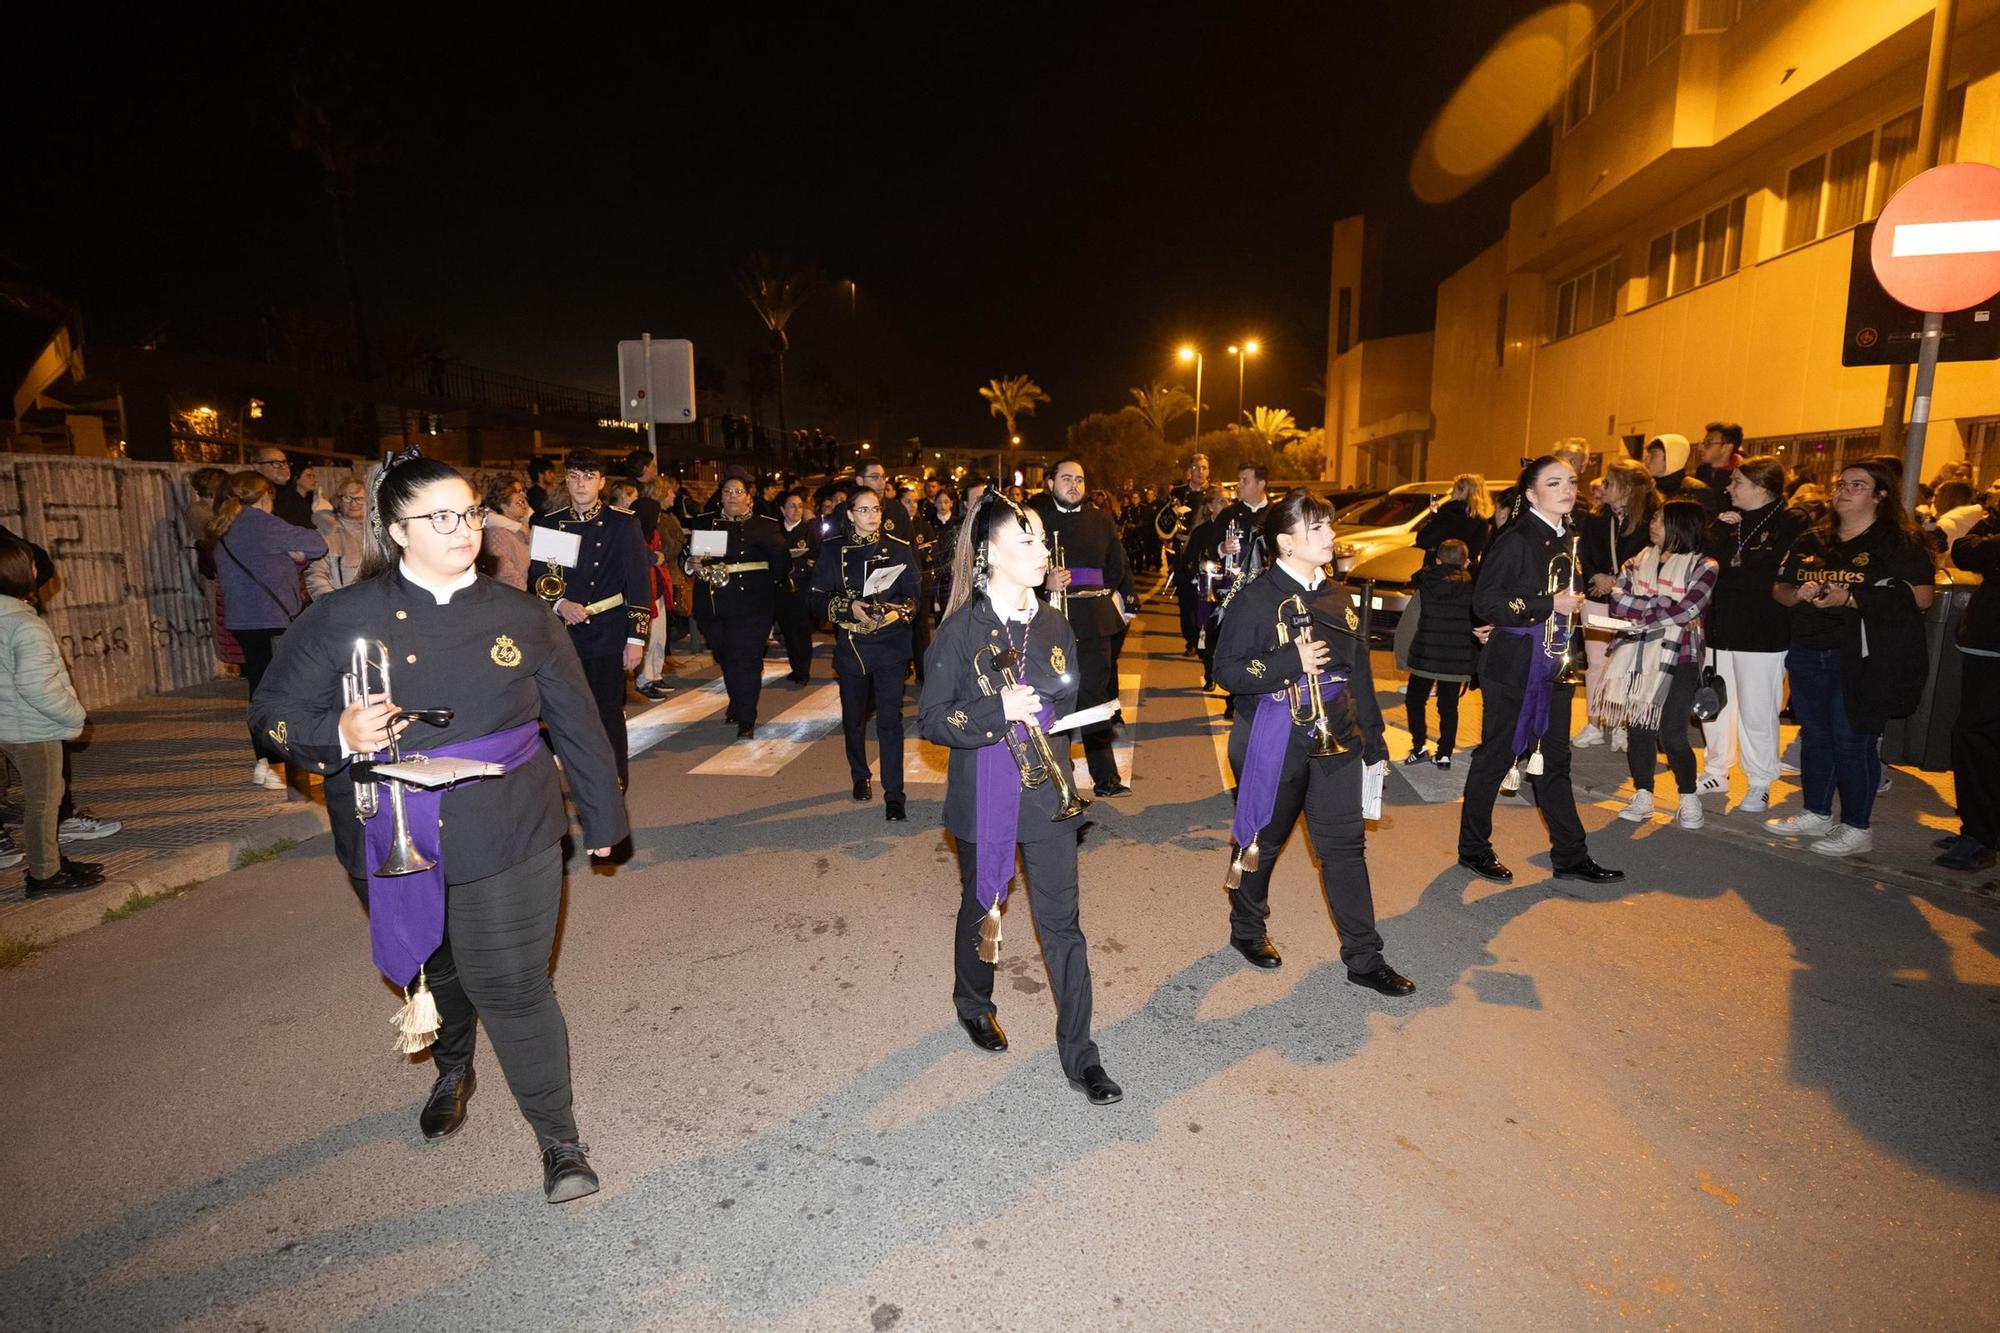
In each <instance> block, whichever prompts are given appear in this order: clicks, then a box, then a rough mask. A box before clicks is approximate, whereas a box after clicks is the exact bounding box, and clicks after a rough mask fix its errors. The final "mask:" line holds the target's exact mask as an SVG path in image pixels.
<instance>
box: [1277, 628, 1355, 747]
mask: <svg viewBox="0 0 2000 1333" xmlns="http://www.w3.org/2000/svg"><path fill="white" fill-rule="evenodd" d="M1294 634H1296V635H1297V637H1298V639H1299V641H1300V642H1304V641H1305V640H1306V639H1307V638H1309V637H1310V636H1311V634H1312V612H1311V611H1309V610H1307V609H1306V600H1305V598H1303V597H1301V596H1299V595H1298V594H1297V593H1293V594H1292V595H1291V596H1290V597H1287V598H1286V599H1285V600H1284V601H1282V602H1279V603H1278V646H1279V647H1283V646H1284V645H1285V644H1287V643H1290V642H1291V641H1292V638H1293V636H1294ZM1325 681H1326V676H1325V675H1324V674H1323V673H1321V672H1318V671H1308V672H1306V673H1305V674H1304V675H1303V676H1300V677H1299V678H1298V679H1297V680H1295V681H1293V682H1292V683H1291V684H1289V685H1287V686H1285V706H1286V707H1287V708H1289V709H1290V710H1291V714H1292V724H1293V725H1294V726H1300V727H1307V728H1310V729H1311V731H1312V750H1311V754H1312V757H1313V758H1315V759H1328V758H1331V757H1332V756H1334V755H1337V754H1346V753H1347V751H1348V747H1347V746H1345V745H1342V744H1341V743H1340V737H1338V736H1336V735H1334V734H1333V723H1332V722H1331V721H1330V720H1329V719H1328V717H1327V715H1326V697H1325V696H1324V695H1323V694H1322V693H1321V688H1322V686H1323V685H1324V683H1325Z"/></svg>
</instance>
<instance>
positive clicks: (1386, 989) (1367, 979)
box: [1347, 963, 1417, 997]
mask: <svg viewBox="0 0 2000 1333" xmlns="http://www.w3.org/2000/svg"><path fill="white" fill-rule="evenodd" d="M1347 979H1348V980H1349V981H1351V982H1353V983H1354V984H1355V985H1357V986H1366V987H1367V988H1368V989H1369V990H1372V991H1376V992H1379V993H1380V994H1383V995H1388V996H1392V997H1393V996H1399V995H1408V994H1409V993H1410V992H1411V991H1413V990H1415V989H1416V988H1417V983H1416V982H1414V981H1412V980H1410V979H1409V978H1408V977H1406V976H1404V975H1403V974H1402V973H1401V972H1398V971H1397V970H1396V969H1395V968H1393V967H1390V966H1389V965H1388V964H1387V963H1377V964H1375V970H1374V971H1373V972H1349V973H1348V974H1347Z"/></svg>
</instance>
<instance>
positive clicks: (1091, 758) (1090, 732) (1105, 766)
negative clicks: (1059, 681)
mask: <svg viewBox="0 0 2000 1333" xmlns="http://www.w3.org/2000/svg"><path fill="white" fill-rule="evenodd" d="M1117 646H1118V644H1117V641H1116V640H1115V639H1108V638H1106V639H1078V640H1077V641H1076V672H1077V676H1076V706H1077V707H1078V708H1080V709H1081V708H1095V707H1096V706H1097V705H1098V704H1101V703H1105V702H1108V701H1109V700H1112V699H1115V698H1117V697H1118V667H1117V658H1116V656H1115V655H1114V654H1115V650H1116V648H1117ZM1117 735H1118V727H1117V724H1116V723H1114V722H1100V723H1098V724H1097V725H1096V726H1094V727H1086V728H1084V731H1083V761H1084V763H1085V764H1087V765H1089V767H1090V780H1091V781H1092V782H1094V783H1096V784H1098V785H1099V786H1109V785H1110V784H1112V783H1114V782H1117V781H1118V757H1117V756H1116V755H1115V754H1113V753H1112V751H1111V746H1112V742H1113V741H1114V740H1115V739H1116V737H1117ZM1064 753H1065V754H1067V753H1068V749H1067V747H1064Z"/></svg>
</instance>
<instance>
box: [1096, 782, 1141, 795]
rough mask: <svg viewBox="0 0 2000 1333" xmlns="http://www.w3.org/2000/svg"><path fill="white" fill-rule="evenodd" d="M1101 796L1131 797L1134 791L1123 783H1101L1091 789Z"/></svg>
mask: <svg viewBox="0 0 2000 1333" xmlns="http://www.w3.org/2000/svg"><path fill="white" fill-rule="evenodd" d="M1091 790H1092V791H1094V792H1096V793H1097V794H1098V795H1099V796H1130V795H1131V794H1132V789H1131V788H1130V787H1129V786H1127V785H1126V784H1125V783H1124V782H1123V781H1113V782H1100V783H1098V784H1097V785H1096V786H1095V787H1093V788H1091Z"/></svg>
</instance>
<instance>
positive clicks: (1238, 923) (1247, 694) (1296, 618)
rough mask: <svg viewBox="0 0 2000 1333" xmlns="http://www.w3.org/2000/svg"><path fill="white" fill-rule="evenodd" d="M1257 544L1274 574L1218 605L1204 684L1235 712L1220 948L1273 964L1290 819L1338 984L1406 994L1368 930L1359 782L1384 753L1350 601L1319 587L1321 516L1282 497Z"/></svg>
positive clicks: (1379, 767) (1329, 532) (1323, 512)
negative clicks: (1225, 912) (1276, 883)
mask: <svg viewBox="0 0 2000 1333" xmlns="http://www.w3.org/2000/svg"><path fill="white" fill-rule="evenodd" d="M1264 540H1265V543H1266V544H1267V546H1268V548H1269V550H1270V553H1271V554H1273V555H1275V557H1276V560H1275V563H1273V564H1272V566H1271V567H1270V568H1269V569H1268V570H1266V571H1265V572H1264V573H1263V574H1262V575H1260V576H1259V577H1258V578H1256V579H1255V580H1253V581H1252V582H1249V583H1246V584H1243V585H1241V587H1240V588H1239V589H1238V591H1237V593H1236V594H1235V596H1234V597H1232V598H1231V599H1230V603H1229V614H1228V615H1227V616H1226V617H1224V619H1223V621H1222V631H1221V634H1220V636H1219V638H1218V642H1217V643H1216V647H1215V679H1216V683H1217V684H1219V685H1221V686H1222V688H1224V689H1226V690H1228V691H1229V692H1230V693H1231V694H1236V695H1241V696H1243V699H1244V702H1245V706H1244V707H1243V708H1240V709H1238V710H1237V712H1236V721H1235V725H1234V726H1233V727H1232V728H1231V729H1230V734H1229V764H1230V768H1231V769H1232V770H1234V772H1235V774H1236V783H1237V785H1236V818H1235V822H1234V825H1233V828H1232V830H1231V832H1232V837H1233V840H1234V843H1235V846H1236V851H1235V852H1234V853H1233V854H1232V856H1231V858H1230V867H1229V873H1228V875H1227V876H1226V877H1225V880H1224V883H1225V885H1226V886H1227V888H1228V890H1229V942H1230V944H1231V945H1232V946H1234V948H1235V949H1236V951H1237V952H1238V953H1240V954H1242V955H1243V957H1244V958H1245V959H1247V960H1248V961H1249V962H1251V963H1252V964H1254V965H1255V966H1257V967H1263V968H1274V967H1277V966H1279V965H1280V964H1281V963H1282V961H1283V960H1282V959H1280V958H1279V956H1278V951H1277V950H1276V949H1275V948H1273V947H1272V946H1271V941H1270V940H1269V938H1267V937H1266V935H1265V933H1264V922H1265V921H1266V920H1267V919H1268V918H1269V917H1270V915H1271V872H1272V870H1273V868H1274V867H1275V866H1276V864H1277V860H1278V856H1279V853H1281V852H1282V851H1283V850H1284V847H1285V842H1286V840H1287V839H1288V838H1290V837H1291V835H1292V826H1293V825H1294V824H1296V823H1297V822H1298V819H1299V814H1300V812H1301V811H1303V812H1304V814H1305V819H1306V836H1307V837H1308V838H1309V839H1310V840H1311V842H1312V848H1313V853H1314V854H1315V855H1316V856H1318V858H1319V862H1320V871H1319V875H1320V888H1321V891H1322V892H1324V893H1325V895H1326V900H1327V904H1328V905H1329V906H1330V907H1331V908H1332V909H1333V922H1334V925H1335V927H1337V928H1338V930H1339V932H1340V958H1341V961H1342V962H1343V963H1345V964H1346V965H1347V979H1348V980H1349V981H1351V982H1353V983H1354V984H1355V985H1357V986H1366V987H1368V988H1369V989H1370V990H1374V991H1379V992H1380V993H1382V994H1383V995H1391V996H1397V995H1408V994H1409V993H1410V992H1411V991H1414V990H1415V989H1416V984H1415V983H1414V982H1412V981H1411V980H1410V979H1409V978H1407V977H1405V976H1403V975H1402V974H1401V973H1399V972H1397V971H1396V969H1394V968H1393V967H1390V966H1389V963H1388V961H1387V960H1386V959H1384V958H1383V957H1382V936H1381V935H1380V934H1379V933H1378V932H1377V931H1376V929H1375V895H1374V890H1373V888H1372V886H1371V885H1370V884H1369V881H1368V855H1367V853H1368V845H1367V839H1368V835H1367V825H1366V823H1365V821H1364V818H1363V815H1362V776H1363V770H1364V769H1367V770H1369V771H1370V772H1371V773H1374V774H1376V775H1380V774H1381V773H1384V772H1386V771H1387V769H1388V763H1389V750H1388V747H1387V745H1386V744H1385V743H1384V741H1383V735H1382V709H1381V705H1379V704H1378V703H1377V702H1376V701H1375V680H1374V677H1373V675H1372V674H1371V673H1370V671H1369V664H1368V645H1367V644H1366V643H1365V642H1363V641H1362V639H1361V637H1360V629H1361V618H1360V615H1359V613H1358V611H1357V610H1356V599H1355V597H1354V594H1353V593H1352V592H1351V591H1350V590H1349V589H1348V588H1346V587H1344V586H1342V585H1340V584H1337V583H1334V582H1332V581H1331V580H1329V579H1328V578H1327V577H1326V570H1325V566H1326V565H1327V563H1328V562H1330V561H1331V560H1332V559H1333V508H1332V506H1330V505H1328V504H1327V503H1326V502H1325V501H1323V500H1320V499H1318V498H1317V497H1315V496H1313V495H1310V494H1308V493H1307V492H1305V491H1302V490H1299V491H1293V492H1292V493H1291V494H1290V495H1287V496H1286V497H1285V498H1284V499H1283V500H1281V501H1279V502H1278V503H1277V504H1275V505H1272V506H1271V507H1270V510H1269V512H1268V513H1267V514H1266V516H1265V520H1264Z"/></svg>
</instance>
